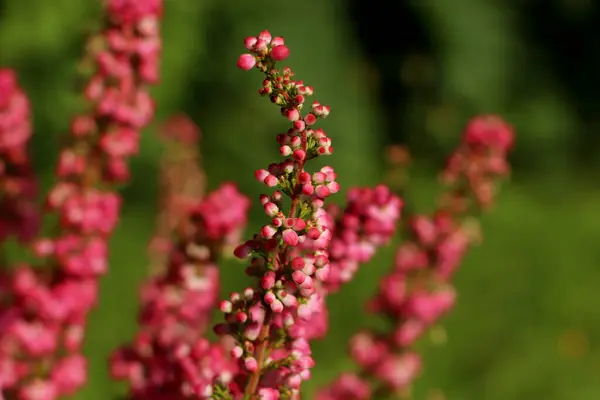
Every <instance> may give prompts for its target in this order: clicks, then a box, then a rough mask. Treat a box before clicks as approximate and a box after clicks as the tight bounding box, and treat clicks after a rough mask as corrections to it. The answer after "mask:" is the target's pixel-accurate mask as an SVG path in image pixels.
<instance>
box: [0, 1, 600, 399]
mask: <svg viewBox="0 0 600 400" xmlns="http://www.w3.org/2000/svg"><path fill="white" fill-rule="evenodd" d="M1 5H2V11H3V13H2V20H1V23H0V49H1V50H0V61H1V62H2V64H3V65H5V66H12V67H15V68H16V69H17V70H18V72H19V75H20V77H21V82H22V84H23V86H24V87H25V88H26V90H27V91H28V93H29V94H30V97H31V99H32V103H33V107H34V115H35V126H36V135H35V137H34V143H33V154H34V161H35V164H36V167H37V169H38V170H39V171H40V173H41V174H42V176H43V177H44V186H45V187H47V186H48V185H49V184H50V182H51V180H50V179H51V174H52V166H53V164H54V161H55V159H56V154H54V153H53V152H51V151H48V148H51V147H53V146H56V145H57V144H58V137H59V135H60V134H62V133H63V132H64V131H65V130H66V129H67V128H68V122H69V117H70V116H71V115H73V114H74V113H76V112H77V111H78V110H79V109H80V103H79V98H78V96H77V94H76V90H75V89H74V85H73V82H75V81H76V68H75V66H76V62H77V60H78V58H79V57H80V54H81V47H82V44H83V39H84V36H85V34H86V33H87V32H88V31H89V30H90V29H92V27H93V22H94V20H95V19H94V18H95V16H96V15H97V14H96V12H97V10H98V7H97V5H95V3H94V2H89V3H85V4H84V3H77V2H69V1H67V0H55V1H53V2H48V1H45V0H29V1H27V2H17V1H7V0H5V1H4V2H1ZM165 5H166V13H165V23H164V39H165V50H164V71H165V73H164V78H163V82H162V84H161V85H160V86H158V87H157V88H155V89H154V94H155V96H156V98H157V102H158V116H157V118H158V120H161V119H164V118H166V117H167V116H169V115H170V114H172V113H174V112H176V111H180V110H183V111H185V112H187V113H188V114H189V115H191V116H192V117H193V118H194V119H195V120H196V121H197V122H198V123H199V124H200V126H201V128H202V131H203V143H202V151H203V154H204V159H205V166H206V169H207V172H208V175H209V185H210V186H211V187H215V186H217V185H218V183H219V182H220V181H221V180H234V181H237V182H238V183H239V185H240V188H241V189H242V190H243V191H244V192H245V193H248V194H249V195H250V196H251V197H252V198H253V200H254V199H255V198H256V195H257V193H258V190H259V189H261V188H260V187H259V185H258V184H257V183H255V182H254V180H253V179H252V178H251V171H253V170H255V169H257V168H262V167H263V166H264V165H265V164H266V163H268V162H270V160H274V159H275V157H276V155H277V153H276V147H275V142H274V140H273V137H274V135H275V134H276V133H278V132H279V130H280V129H284V127H285V124H284V123H282V120H281V118H280V117H279V116H278V115H277V114H278V112H277V110H276V108H275V107H273V106H272V105H270V104H269V103H268V101H267V100H266V99H260V98H259V97H258V96H257V95H256V89H257V88H258V87H259V84H260V78H259V76H258V74H256V73H247V74H245V73H243V72H241V71H239V70H237V69H236V68H235V60H236V58H237V56H238V55H239V53H240V52H241V51H242V50H243V48H242V45H241V38H243V37H245V36H247V35H250V34H256V33H257V32H259V31H261V30H263V29H269V30H271V31H272V32H273V33H274V34H277V35H284V36H285V37H286V41H287V42H288V43H289V45H290V47H291V49H292V56H291V58H290V65H292V66H293V67H294V70H295V71H296V72H297V75H298V77H300V78H301V79H304V80H305V81H306V82H307V83H308V84H310V85H312V86H314V87H315V89H316V96H315V98H316V99H318V100H320V101H321V102H323V103H325V104H329V105H331V106H332V115H331V117H330V119H328V120H326V121H325V124H324V127H325V128H326V130H327V132H328V133H329V134H330V136H331V137H332V139H333V141H334V146H335V148H336V153H335V154H334V155H333V156H332V157H330V158H329V159H328V160H327V162H329V163H331V164H332V165H333V166H335V167H336V169H337V170H338V172H339V174H340V182H341V183H342V185H343V187H344V188H347V187H349V186H351V185H364V184H371V185H372V184H375V183H377V181H378V179H380V177H381V176H382V171H381V167H382V160H381V158H382V157H381V156H380V154H382V152H381V149H382V147H383V145H384V144H385V143H384V141H385V140H384V135H383V134H382V132H381V127H382V120H383V116H382V114H381V105H380V104H379V103H378V99H377V97H376V94H375V90H374V89H373V88H372V87H371V86H370V85H372V84H373V82H375V81H377V76H376V75H377V73H376V71H375V72H373V69H372V68H371V67H369V65H366V64H365V60H364V59H363V58H362V53H361V51H360V49H359V48H358V47H357V44H356V41H355V38H354V37H353V36H352V26H351V21H349V20H348V19H347V18H346V17H345V14H344V6H345V3H344V2H342V1H341V0H335V1H330V2H320V1H317V0H306V1H304V2H301V3H289V4H288V3H282V2H277V1H274V0H268V1H262V2H261V6H260V7H259V6H256V5H255V4H254V3H250V2H237V3H231V2H229V3H228V2H220V1H216V0H207V1H195V0H167V1H166V2H165ZM414 7H415V8H416V9H417V11H418V13H419V15H420V16H421V18H422V20H423V23H424V24H427V26H428V27H429V29H430V31H431V34H432V36H433V37H434V38H435V39H434V40H435V42H436V49H435V51H436V54H434V56H435V57H434V58H435V59H436V60H437V62H438V68H439V71H438V75H439V78H438V79H437V80H436V81H434V83H433V84H434V85H436V89H439V93H438V97H436V98H435V99H434V100H432V101H430V102H423V103H422V104H419V107H416V108H417V109H425V110H428V112H426V113H425V114H424V115H426V116H427V118H426V119H424V120H419V125H418V126H417V125H411V124H410V123H409V122H407V121H411V119H410V118H409V117H410V116H409V115H407V113H408V112H410V109H409V111H406V110H398V113H397V121H398V130H399V131H401V130H409V131H410V132H413V133H414V134H412V135H411V144H416V145H418V144H419V143H421V142H422V141H425V140H426V138H428V137H429V138H430V139H428V140H433V141H434V142H435V143H436V144H439V145H440V146H441V147H442V148H444V149H447V148H448V147H450V146H453V145H454V144H455V143H456V141H457V140H458V136H457V133H458V132H459V130H460V128H461V125H462V124H463V123H464V120H465V119H466V118H467V117H468V116H469V115H471V114H473V113H478V112H489V111H494V112H500V113H503V114H505V115H507V117H508V118H509V120H510V121H511V122H513V123H514V124H515V126H516V128H517V131H518V133H519V136H518V140H517V150H516V157H515V159H516V161H518V168H517V169H516V171H515V180H514V181H513V182H512V183H510V184H509V185H506V186H505V187H504V190H503V193H502V195H501V198H500V201H499V203H498V205H497V209H496V210H495V212H494V213H492V214H490V215H488V216H486V217H485V218H484V220H483V228H484V234H485V242H484V243H483V245H481V246H480V247H478V248H476V249H474V250H473V251H472V253H470V255H469V256H468V259H467V260H466V262H465V264H464V266H463V267H462V269H461V270H460V271H459V272H458V274H457V276H456V285H457V287H458V292H459V303H458V305H457V307H456V309H455V310H454V311H453V312H452V314H451V315H449V316H448V318H446V319H445V320H444V323H443V325H444V326H445V328H446V330H447V335H448V342H447V343H446V344H445V345H443V346H433V345H431V344H427V343H423V344H422V345H420V348H422V350H423V352H424V356H425V365H426V370H425V372H424V374H423V377H422V379H421V380H419V382H418V383H417V385H416V389H415V390H416V391H415V400H421V399H423V400H429V397H428V396H429V395H430V393H431V391H432V390H434V389H438V388H439V389H441V390H442V391H443V392H445V393H446V396H447V400H471V399H472V400H482V399H485V400H506V399H519V400H520V399H523V400H537V399H545V400H564V399H577V400H588V399H590V400H595V399H598V398H600V354H599V350H598V341H599V340H600V320H599V318H598V315H599V313H598V310H597V304H598V302H597V298H598V287H599V286H600V269H598V267H597V266H598V264H600V250H599V248H598V246H597V245H596V244H595V243H596V242H597V240H598V239H597V238H598V237H600V216H599V215H600V189H599V187H598V185H597V183H596V182H595V181H594V180H596V181H597V176H594V175H595V174H596V173H595V170H594V169H592V168H590V170H589V171H588V172H587V175H582V174H580V173H576V172H574V171H573V170H572V169H570V168H569V155H571V156H572V154H570V153H569V152H568V149H569V148H570V147H569V146H570V143H571V142H572V141H577V140H578V137H577V136H576V134H575V133H576V132H579V131H577V129H579V130H581V129H583V128H582V126H583V125H582V123H580V121H579V119H578V115H577V113H576V111H575V110H574V107H573V106H572V105H571V104H570V103H569V102H568V101H567V99H566V96H565V94H564V88H563V87H562V86H561V83H560V82H557V81H556V80H555V79H554V77H553V76H552V75H551V74H549V73H548V71H547V68H546V67H547V65H545V64H544V63H543V62H539V60H537V59H536V58H535V57H532V56H530V50H531V48H530V47H528V44H527V43H526V41H524V40H523V38H522V37H521V31H520V30H519V28H522V26H521V25H519V24H520V22H521V21H520V20H519V18H516V17H515V15H514V13H515V10H514V9H513V8H510V7H509V8H502V7H498V6H497V4H496V2H494V1H491V0H482V1H479V2H477V1H472V0H470V1H465V2H456V4H454V3H452V6H450V5H449V4H446V5H443V4H439V3H434V2H431V1H429V2H422V3H415V5H414ZM398 29H401V27H399V28H398ZM533 50H536V49H533ZM534 52H535V51H534ZM525 69H526V70H527V71H525V72H527V73H525V72H524V70H525ZM146 133H147V135H145V136H144V139H143V151H142V154H141V155H140V156H139V157H137V158H136V159H135V160H134V162H133V172H134V174H133V176H134V178H133V180H132V182H131V184H130V185H129V186H128V187H126V188H124V190H123V193H124V196H125V198H126V203H125V208H124V214H123V219H122V221H121V224H120V226H119V228H118V231H117V232H116V234H115V236H114V238H113V240H112V255H111V272H110V273H109V274H108V275H107V276H105V277H104V278H103V279H102V291H101V304H100V306H99V307H98V308H97V309H96V310H95V311H94V312H93V314H92V317H91V321H90V325H89V334H88V337H87V340H86V353H87V354H89V356H90V358H91V364H90V368H91V380H90V384H89V385H88V387H87V388H86V389H85V390H84V391H83V392H81V393H80V394H79V395H78V396H76V398H78V399H85V400H87V399H89V400H107V399H111V398H113V397H114V396H115V395H116V394H117V393H119V391H120V390H122V389H123V387H122V386H120V385H117V384H114V383H113V382H111V381H110V380H109V378H108V373H107V368H106V361H105V357H106V355H107V354H108V353H109V352H110V351H111V350H112V349H114V348H115V347H116V346H118V345H120V344H122V343H123V342H124V341H126V340H128V339H129V338H131V336H132V335H133V333H134V331H135V324H134V321H135V313H136V309H137V285H138V283H139V282H140V280H141V279H143V277H144V276H145V273H146V272H145V265H146V262H145V260H144V255H145V246H146V242H147V240H148V239H149V237H150V235H151V231H152V228H153V224H154V220H153V219H154V215H155V201H154V199H155V196H156V190H157V185H156V179H157V177H156V168H157V167H156V161H157V156H158V154H159V153H160V145H159V144H158V142H157V141H156V140H154V138H153V137H152V129H148V130H147V132H146ZM421 155H422V157H423V158H422V159H423V162H422V163H420V164H417V166H416V168H414V174H413V176H412V184H411V192H410V196H411V203H415V204H418V205H420V206H421V207H422V208H423V210H424V211H426V210H428V209H429V207H430V206H432V205H433V203H434V193H435V184H434V179H433V177H434V169H433V167H432V166H433V165H437V164H439V161H440V160H439V159H438V158H436V157H437V156H436V155H435V154H433V153H428V152H425V153H423V154H421ZM338 198H341V196H338ZM254 211H256V207H255V210H254ZM253 217H254V218H253V226H251V227H250V228H249V231H251V230H252V229H254V228H256V227H257V226H258V224H260V222H261V221H262V219H261V218H262V216H261V214H260V213H258V214H257V213H256V212H254V214H253ZM392 254H393V252H392V248H388V249H386V250H384V251H382V252H381V254H379V255H378V256H377V258H376V259H375V260H374V261H373V262H372V263H371V264H370V265H368V266H365V267H363V268H362V270H361V271H360V273H359V275H358V277H357V278H356V279H355V280H354V281H353V282H352V283H351V284H349V285H348V286H347V287H346V288H345V289H344V290H343V292H342V293H341V294H340V295H336V296H332V297H331V298H330V306H331V334H330V335H329V337H328V338H327V340H325V341H323V342H318V343H315V355H316V358H317V361H318V364H317V367H316V368H315V370H314V379H313V381H312V382H311V383H310V384H309V385H307V390H308V393H307V396H306V398H307V399H310V398H311V395H310V393H312V390H314V389H315V387H316V386H317V385H321V384H323V383H325V382H327V381H328V380H329V379H331V378H332V377H333V376H335V374H336V373H337V372H338V371H339V370H340V369H342V368H348V367H351V365H350V364H349V361H348V358H347V356H346V355H345V348H346V341H347V339H348V337H349V336H350V335H351V334H352V333H353V332H354V331H355V330H356V329H358V328H360V327H361V326H363V325H365V324H369V325H370V324H376V323H377V321H376V320H373V319H372V318H370V317H369V316H366V315H365V316H364V317H363V318H358V317H357V315H363V314H359V313H362V312H363V304H364V300H365V299H366V298H368V297H369V296H370V294H371V293H372V290H373V288H374V287H375V284H376V282H377V279H378V278H379V277H380V276H381V275H382V274H383V273H384V272H385V270H386V269H387V268H388V267H389V265H390V262H391V259H392ZM222 269H223V273H222V275H223V293H227V292H229V291H230V290H232V289H235V288H239V287H240V285H241V282H240V280H239V277H240V276H241V271H242V266H241V265H240V264H238V263H236V262H235V261H227V262H224V263H223V266H222Z"/></svg>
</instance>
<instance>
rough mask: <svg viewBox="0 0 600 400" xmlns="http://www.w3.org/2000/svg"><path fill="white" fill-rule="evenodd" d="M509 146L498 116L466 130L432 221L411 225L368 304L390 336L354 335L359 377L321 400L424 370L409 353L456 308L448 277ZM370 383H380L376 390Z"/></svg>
mask: <svg viewBox="0 0 600 400" xmlns="http://www.w3.org/2000/svg"><path fill="white" fill-rule="evenodd" d="M512 140H513V133H512V129H511V128H510V127H509V126H508V125H507V124H506V123H505V122H503V121H502V120H501V119H499V118H498V117H495V116H482V117H477V118H475V119H473V120H472V121H471V122H470V123H469V124H468V125H467V127H466V129H465V132H464V135H463V141H462V144H461V145H460V147H459V148H458V150H457V151H456V152H455V153H453V154H452V155H451V157H450V158H449V160H448V163H447V165H446V168H445V170H444V172H443V174H442V176H443V179H444V181H445V182H446V183H447V184H448V185H449V188H448V190H447V191H446V192H445V193H444V195H443V196H442V204H441V205H440V207H439V209H438V210H437V211H436V212H435V213H434V215H433V216H432V217H429V216H425V215H417V216H414V217H413V218H410V219H409V224H408V231H409V238H408V240H406V241H404V242H403V243H402V244H401V245H400V247H399V248H398V251H397V254H396V261H395V265H394V267H393V270H392V271H391V272H390V273H389V274H388V275H386V276H385V277H383V279H382V280H381V283H380V286H379V289H378V292H377V295H376V297H375V298H374V299H373V301H372V302H371V304H370V307H369V308H370V311H372V312H377V313H380V314H383V315H384V316H385V317H387V319H389V320H390V322H391V324H392V325H393V326H394V329H393V330H392V331H390V332H370V331H362V332H359V333H357V334H356V335H355V336H354V337H353V338H352V339H351V341H350V354H351V356H352V358H353V360H354V361H355V362H356V363H357V364H358V365H359V367H360V369H361V371H362V373H361V374H360V375H354V374H345V375H342V376H340V377H339V378H338V379H337V380H336V381H334V382H333V383H332V384H331V385H330V386H329V387H328V388H326V389H324V390H323V391H321V392H320V393H319V395H318V399H319V400H336V399H339V400H341V399H345V400H347V399H354V400H367V399H370V398H371V396H372V395H373V394H377V395H390V394H394V393H399V392H402V391H405V390H408V388H409V386H410V384H411V383H412V382H413V380H414V379H415V378H416V376H417V375H418V374H419V372H420V370H421V358H420V356H419V354H418V353H416V352H415V351H413V350H411V347H412V345H413V344H414V343H415V341H416V340H418V339H419V338H420V337H421V336H422V335H423V334H424V333H425V332H426V331H427V329H428V328H430V327H431V326H432V325H433V324H435V323H436V322H437V321H438V320H439V319H440V317H441V316H442V315H443V314H444V313H446V312H447V311H448V310H450V309H451V308H452V306H453V305H454V302H455V298H456V295H455V291H454V289H453V287H452V286H451V282H450V278H451V276H452V274H453V272H454V271H455V270H456V267H457V266H458V265H459V264H460V262H461V260H462V258H463V256H464V254H465V253H466V251H467V249H468V247H469V245H470V244H471V243H472V241H473V239H474V238H475V236H476V234H477V233H478V231H477V230H476V229H473V226H474V224H473V222H472V221H473V220H472V219H469V216H470V215H471V214H472V213H474V212H476V211H477V210H478V209H479V208H483V207H486V206H487V205H489V204H490V202H491V201H492V196H491V194H492V193H493V190H492V189H493V188H494V187H495V183H496V180H497V178H499V177H502V176H504V175H506V174H507V173H508V164H507V162H506V158H505V157H506V155H507V154H508V151H509V150H510V146H511V144H512ZM367 376H368V377H371V378H374V379H375V381H376V382H377V385H376V386H375V387H374V388H373V387H371V386H370V384H369V383H368V381H367V380H365V379H364V377H367Z"/></svg>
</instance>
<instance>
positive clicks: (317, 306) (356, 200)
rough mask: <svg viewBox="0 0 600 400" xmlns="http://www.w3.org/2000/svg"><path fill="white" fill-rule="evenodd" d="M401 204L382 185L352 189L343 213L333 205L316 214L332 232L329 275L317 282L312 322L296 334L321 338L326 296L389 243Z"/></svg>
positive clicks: (304, 245) (306, 244)
mask: <svg viewBox="0 0 600 400" xmlns="http://www.w3.org/2000/svg"><path fill="white" fill-rule="evenodd" d="M402 206H403V202H402V200H401V199H400V198H399V197H398V196H396V195H394V194H393V193H392V192H391V191H390V189H389V188H388V187H387V186H385V185H378V186H375V187H374V188H369V187H364V188H351V189H350V190H349V191H348V194H347V195H346V206H345V208H344V209H343V210H342V208H341V207H339V206H338V205H336V204H331V205H330V206H329V207H327V212H325V211H324V210H323V209H321V210H319V212H320V213H321V214H322V215H323V217H325V218H323V220H324V221H327V222H326V223H325V224H324V225H325V226H326V227H327V229H329V230H330V231H331V232H332V237H331V241H330V243H329V249H328V251H329V274H328V275H327V276H326V277H325V279H324V280H323V281H321V282H319V285H318V287H317V290H318V293H319V298H318V301H316V302H315V303H314V310H313V313H312V315H311V318H310V319H309V320H306V321H299V322H298V323H297V326H296V328H295V329H296V330H298V331H300V332H302V335H303V336H304V337H305V338H307V339H317V338H322V337H324V336H325V334H326V333H327V330H328V328H329V324H328V311H327V306H326V302H325V300H326V296H327V294H329V293H335V292H337V291H338V290H340V288H341V286H342V285H343V284H345V283H347V282H349V281H350V280H352V278H354V275H355V273H356V271H357V270H358V268H359V267H360V265H362V264H366V263H368V262H369V261H371V259H372V257H373V256H374V255H375V252H376V251H377V249H378V248H379V247H381V246H384V245H386V244H388V243H389V241H390V240H391V239H392V236H393V235H394V233H395V232H396V226H397V223H398V220H399V219H400V214H401V211H402ZM313 243H314V241H312V240H310V239H308V240H305V241H304V242H303V243H302V245H301V246H299V247H298V248H296V251H298V252H301V251H305V250H308V249H310V248H311V247H312V246H313ZM317 245H318V244H317Z"/></svg>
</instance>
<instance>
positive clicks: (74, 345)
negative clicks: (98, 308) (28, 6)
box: [0, 0, 160, 400]
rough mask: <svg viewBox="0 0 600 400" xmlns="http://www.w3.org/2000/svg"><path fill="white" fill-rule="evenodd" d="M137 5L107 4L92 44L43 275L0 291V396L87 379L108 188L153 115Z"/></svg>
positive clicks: (147, 44)
mask: <svg viewBox="0 0 600 400" xmlns="http://www.w3.org/2000/svg"><path fill="white" fill-rule="evenodd" d="M139 3H140V2H134V1H122V0H111V1H109V2H108V3H107V5H106V23H105V28H104V30H103V31H102V33H101V34H99V35H97V36H95V37H93V38H92V40H91V41H90V46H89V54H88V56H89V60H87V62H88V65H89V66H90V67H92V71H93V75H92V76H91V78H90V80H89V83H88V85H87V87H86V88H85V97H86V99H87V100H88V101H89V102H90V111H89V112H88V113H86V114H82V115H80V116H77V117H75V118H74V119H73V122H72V124H71V132H70V134H71V135H70V137H69V139H70V140H69V144H68V145H67V146H66V147H65V148H63V149H62V150H61V152H60V155H59V161H58V166H57V169H56V176H57V178H58V179H57V182H56V183H55V184H54V186H53V187H52V188H51V189H50V191H49V193H48V196H47V199H46V207H47V210H48V212H49V213H53V214H56V215H57V216H58V221H59V226H58V229H57V230H56V234H55V236H53V237H48V238H40V239H38V240H36V241H35V242H34V243H33V250H34V252H35V254H36V255H37V256H38V257H39V258H40V259H41V260H42V262H43V264H44V267H43V268H36V267H33V266H28V265H20V266H18V268H15V269H14V273H13V274H12V275H11V276H10V277H7V278H6V279H5V280H4V282H3V283H2V284H3V288H2V289H3V290H2V291H3V292H4V293H5V295H6V296H10V297H11V299H10V302H8V305H7V306H5V307H4V306H3V308H2V309H0V321H1V323H0V326H1V329H0V370H1V371H2V374H1V376H2V378H1V379H0V389H1V390H3V391H4V392H5V393H8V394H9V395H11V394H12V393H16V395H17V396H18V398H19V399H22V400H34V399H44V400H52V399H55V398H58V397H59V396H64V395H70V394H73V393H74V392H76V391H77V390H78V389H79V388H80V387H82V385H83V384H84V383H85V381H86V379H87V360H86V358H85V357H84V356H83V355H82V354H81V344H82V340H83V336H84V331H85V325H86V322H87V317H88V314H89V312H90V310H91V309H92V307H93V306H94V305H95V303H96V301H97V293H98V277H99V276H100V275H102V274H104V273H105V272H106V270H107V263H108V260H107V258H108V238H109V236H110V234H111V233H112V232H113V231H114V229H115V227H116V225H117V222H118V220H119V214H120V211H119V208H120V198H119V196H118V195H117V194H116V193H115V192H114V190H113V189H111V186H110V184H112V183H121V182H124V181H126V180H127V179H128V176H129V171H128V166H127V159H128V157H129V156H131V155H133V154H135V153H136V152H137V151H138V146H139V132H140V130H141V129H142V128H143V127H144V126H145V125H146V124H148V122H149V121H150V120H151V118H152V117H153V113H154V105H153V101H152V99H151V97H150V95H149V93H148V90H147V88H146V87H145V86H146V84H148V83H154V82H156V80H157V74H158V57H159V54H160V39H159V35H158V19H159V17H160V13H159V11H160V7H158V6H159V5H160V1H155V2H153V3H154V4H155V5H156V6H157V7H150V8H144V7H139ZM142 3H143V2H142ZM131 15H136V17H135V18H131V17H130V16H131ZM21 107H22V110H23V109H25V110H26V108H23V106H22V105H21ZM21 112H23V111H21ZM15 115H16V114H15ZM15 119H16V118H15ZM21 134H23V133H21Z"/></svg>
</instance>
